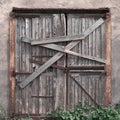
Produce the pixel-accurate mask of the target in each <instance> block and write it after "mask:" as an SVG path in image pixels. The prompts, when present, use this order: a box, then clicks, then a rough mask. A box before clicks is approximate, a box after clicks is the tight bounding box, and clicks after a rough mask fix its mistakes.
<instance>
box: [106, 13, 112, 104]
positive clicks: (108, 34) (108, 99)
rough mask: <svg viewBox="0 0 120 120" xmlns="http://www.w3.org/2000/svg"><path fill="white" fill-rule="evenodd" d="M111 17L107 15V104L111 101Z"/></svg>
mask: <svg viewBox="0 0 120 120" xmlns="http://www.w3.org/2000/svg"><path fill="white" fill-rule="evenodd" d="M110 36H111V17H110V13H108V14H107V15H106V105H109V104H110V103H111V38H110Z"/></svg>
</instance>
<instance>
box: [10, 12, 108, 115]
mask: <svg viewBox="0 0 120 120" xmlns="http://www.w3.org/2000/svg"><path fill="white" fill-rule="evenodd" d="M14 26H15V28H14V29H15V33H14V35H15V45H14V46H15V49H14V51H15V57H14V61H15V70H14V78H15V89H14V94H15V95H14V96H15V97H14V98H13V99H14V100H13V101H12V102H14V103H13V104H14V108H15V110H14V112H15V114H34V115H37V114H38V115H40V114H41V115H42V114H45V113H46V112H48V111H51V110H53V109H55V108H57V107H58V106H64V108H66V109H70V108H73V107H74V106H75V105H76V104H78V102H80V101H81V102H82V103H83V104H85V103H89V104H94V105H101V104H102V105H105V101H106V99H105V98H106V72H108V71H107V70H106V59H107V58H106V20H105V18H101V16H98V15H97V16H96V15H93V16H92V15H91V16H90V15H88V16H87V14H86V15H82V14H64V13H61V14H39V16H36V17H32V16H31V17H30V16H29V17H27V16H19V17H16V18H14ZM12 49H13V48H12ZM11 60H12V59H11ZM12 72H13V71H12ZM12 93H13V92H12Z"/></svg>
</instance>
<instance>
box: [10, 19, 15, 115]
mask: <svg viewBox="0 0 120 120" xmlns="http://www.w3.org/2000/svg"><path fill="white" fill-rule="evenodd" d="M14 35H15V23H14V18H13V17H10V116H11V117H13V114H14V113H15V106H14V105H15V77H14V76H13V71H14V69H15V59H14V57H15V48H14V45H15V39H14V38H15V36H14Z"/></svg>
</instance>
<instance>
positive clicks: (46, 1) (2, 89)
mask: <svg viewBox="0 0 120 120" xmlns="http://www.w3.org/2000/svg"><path fill="white" fill-rule="evenodd" d="M12 7H22V8H23V7H25V8H101V7H109V8H110V10H111V14H112V16H111V17H112V22H111V25H112V33H111V48H112V56H111V62H112V104H115V103H118V102H119V101H120V64H119V62H120V54H119V53H120V23H119V22H120V0H0V105H1V106H3V107H4V109H5V110H8V109H9V13H10V12H11V11H12Z"/></svg>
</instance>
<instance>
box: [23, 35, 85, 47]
mask: <svg viewBox="0 0 120 120" xmlns="http://www.w3.org/2000/svg"><path fill="white" fill-rule="evenodd" d="M83 39H84V35H76V36H61V37H53V38H43V39H40V40H39V39H38V40H33V39H30V38H26V37H23V38H22V41H23V42H27V43H31V45H42V44H51V43H60V42H68V41H69V42H70V41H78V40H83ZM41 40H42V41H41Z"/></svg>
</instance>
